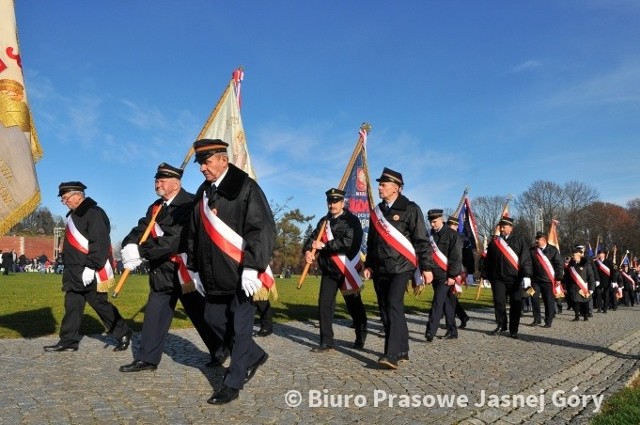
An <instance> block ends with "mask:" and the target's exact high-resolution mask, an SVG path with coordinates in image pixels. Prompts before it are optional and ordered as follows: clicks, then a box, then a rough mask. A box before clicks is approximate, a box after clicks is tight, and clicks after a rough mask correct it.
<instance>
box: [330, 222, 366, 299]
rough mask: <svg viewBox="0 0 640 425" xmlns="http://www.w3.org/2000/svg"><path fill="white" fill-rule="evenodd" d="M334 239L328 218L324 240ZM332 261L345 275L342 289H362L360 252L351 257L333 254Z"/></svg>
mask: <svg viewBox="0 0 640 425" xmlns="http://www.w3.org/2000/svg"><path fill="white" fill-rule="evenodd" d="M332 240H333V233H332V232H331V224H330V223H329V221H328V220H327V225H326V226H325V232H324V234H323V235H322V242H325V243H327V242H328V241H332ZM330 258H331V261H333V262H334V264H335V265H336V266H337V267H338V270H340V273H342V274H343V275H344V283H343V284H342V288H340V289H341V290H342V291H351V292H353V291H360V290H361V289H362V285H364V283H363V282H362V279H361V278H360V274H358V270H357V267H358V265H359V263H360V253H359V252H358V253H356V255H355V256H354V257H353V258H352V259H349V258H347V256H346V255H345V254H336V253H334V254H331V255H330Z"/></svg>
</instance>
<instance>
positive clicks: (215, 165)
mask: <svg viewBox="0 0 640 425" xmlns="http://www.w3.org/2000/svg"><path fill="white" fill-rule="evenodd" d="M228 166H229V158H228V157H227V156H226V155H218V154H214V155H211V156H210V157H209V158H207V159H206V160H205V161H204V162H203V163H201V164H200V172H201V173H202V174H203V175H204V178H205V179H206V180H207V181H208V182H214V181H216V180H218V178H219V177H220V176H221V175H222V173H224V170H226V169H227V167H228Z"/></svg>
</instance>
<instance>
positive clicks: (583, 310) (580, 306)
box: [573, 301, 589, 319]
mask: <svg viewBox="0 0 640 425" xmlns="http://www.w3.org/2000/svg"><path fill="white" fill-rule="evenodd" d="M573 311H574V313H575V316H576V319H577V318H578V317H580V316H582V317H584V318H585V319H586V318H587V317H588V316H589V302H588V301H585V302H579V303H577V302H574V303H573Z"/></svg>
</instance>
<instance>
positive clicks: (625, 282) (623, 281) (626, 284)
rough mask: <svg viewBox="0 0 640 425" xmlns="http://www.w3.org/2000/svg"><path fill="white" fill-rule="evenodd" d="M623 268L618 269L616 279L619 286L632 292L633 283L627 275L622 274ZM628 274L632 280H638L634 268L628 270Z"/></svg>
mask: <svg viewBox="0 0 640 425" xmlns="http://www.w3.org/2000/svg"><path fill="white" fill-rule="evenodd" d="M622 273H623V272H622V270H618V273H617V276H616V280H617V282H618V287H620V288H622V289H623V290H625V291H628V292H629V293H631V292H632V291H633V283H632V282H630V281H629V279H627V278H626V277H624V275H623V274H622ZM626 273H627V276H629V277H630V278H631V280H632V281H633V282H636V281H637V279H638V278H637V276H636V272H634V271H633V270H627V272H626Z"/></svg>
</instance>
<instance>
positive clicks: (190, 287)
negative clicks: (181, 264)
mask: <svg viewBox="0 0 640 425" xmlns="http://www.w3.org/2000/svg"><path fill="white" fill-rule="evenodd" d="M181 288H182V293H183V294H188V293H190V292H193V291H195V290H196V284H195V283H193V281H191V282H185V283H184V284H183V285H182V286H181Z"/></svg>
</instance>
